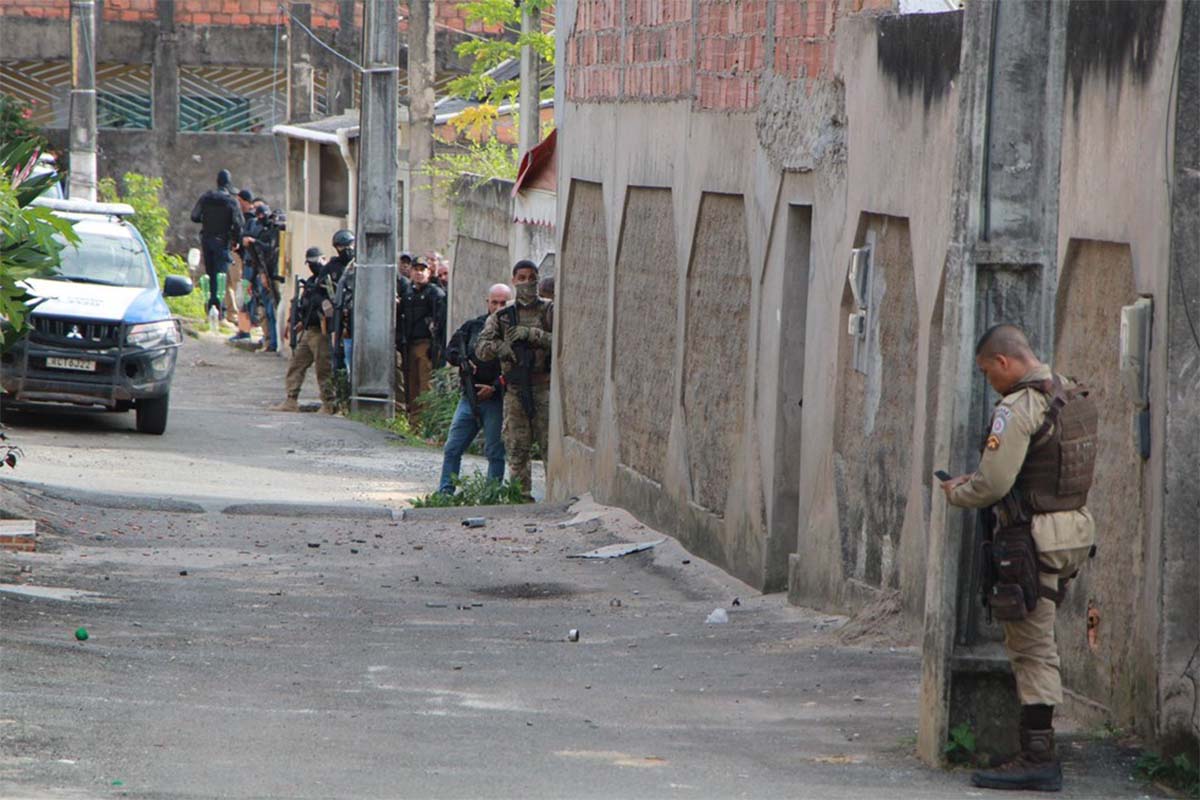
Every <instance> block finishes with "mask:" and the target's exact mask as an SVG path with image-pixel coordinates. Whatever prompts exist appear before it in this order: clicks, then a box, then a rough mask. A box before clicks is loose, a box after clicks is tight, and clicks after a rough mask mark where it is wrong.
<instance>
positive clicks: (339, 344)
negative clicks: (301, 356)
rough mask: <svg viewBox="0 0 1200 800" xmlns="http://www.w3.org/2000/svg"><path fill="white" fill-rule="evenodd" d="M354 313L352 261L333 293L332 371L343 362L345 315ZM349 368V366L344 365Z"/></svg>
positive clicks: (343, 271)
mask: <svg viewBox="0 0 1200 800" xmlns="http://www.w3.org/2000/svg"><path fill="white" fill-rule="evenodd" d="M353 313H354V260H353V259H351V260H350V263H349V264H347V265H346V266H345V268H343V270H342V277H340V278H338V282H337V289H336V290H335V291H334V293H333V347H331V348H330V358H331V359H332V361H333V364H332V366H333V371H334V372H337V371H338V370H339V369H341V363H342V360H343V355H344V354H343V352H342V350H343V348H344V347H345V345H344V344H343V340H344V339H345V338H346V327H347V316H346V315H347V314H353ZM346 367H347V368H349V367H350V364H346Z"/></svg>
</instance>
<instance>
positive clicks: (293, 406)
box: [271, 397, 300, 411]
mask: <svg viewBox="0 0 1200 800" xmlns="http://www.w3.org/2000/svg"><path fill="white" fill-rule="evenodd" d="M271 410H272V411H299V410H300V403H298V402H296V398H294V397H289V398H288V399H287V400H284V401H283V402H282V403H277V404H275V405H273V406H271Z"/></svg>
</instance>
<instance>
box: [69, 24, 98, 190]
mask: <svg viewBox="0 0 1200 800" xmlns="http://www.w3.org/2000/svg"><path fill="white" fill-rule="evenodd" d="M70 124H71V173H70V178H69V184H68V188H69V191H70V194H71V197H72V199H75V200H93V201H94V200H95V199H96V3H95V0H71V123H70Z"/></svg>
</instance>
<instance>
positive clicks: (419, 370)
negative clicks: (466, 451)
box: [396, 260, 446, 427]
mask: <svg viewBox="0 0 1200 800" xmlns="http://www.w3.org/2000/svg"><path fill="white" fill-rule="evenodd" d="M397 303H398V304H399V306H400V308H399V309H398V313H397V315H396V318H397V320H398V322H399V324H398V325H397V327H396V336H397V342H396V344H397V345H398V349H400V350H401V352H402V353H403V359H402V361H403V366H404V400H405V404H404V410H405V412H406V413H407V414H408V421H409V423H410V424H411V425H413V426H414V427H415V426H416V425H417V424H418V423H419V417H420V412H421V409H420V406H419V404H418V402H417V398H418V397H420V396H421V395H422V394H423V393H424V392H425V391H427V390H428V389H429V386H430V383H431V381H432V379H433V370H434V368H435V367H437V366H439V365H440V364H441V361H442V356H443V353H444V351H445V349H446V348H445V342H446V293H445V292H443V291H442V290H441V288H440V287H438V286H437V285H436V284H434V282H433V281H431V280H430V270H429V264H427V263H426V262H424V261H421V260H416V261H414V262H413V266H412V280H411V281H410V282H409V283H408V284H407V285H405V286H403V293H402V294H401V295H400V296H399V297H398V298H397Z"/></svg>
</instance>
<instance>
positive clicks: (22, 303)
mask: <svg viewBox="0 0 1200 800" xmlns="http://www.w3.org/2000/svg"><path fill="white" fill-rule="evenodd" d="M37 156H38V147H37V142H36V141H34V140H12V141H7V142H5V143H3V144H0V317H2V318H3V320H4V323H3V326H2V327H0V349H2V348H7V347H9V346H11V345H12V343H13V342H15V341H16V340H17V339H19V338H20V337H21V336H23V335H24V334H25V332H26V331H27V330H28V328H29V321H28V314H29V307H28V306H27V305H26V304H27V303H28V302H29V300H30V299H31V298H30V296H29V293H28V292H27V291H26V290H25V287H24V285H23V283H22V282H23V281H26V280H29V279H30V278H43V277H47V276H50V275H52V274H54V272H55V270H57V269H58V266H59V264H60V263H61V260H60V253H61V252H62V249H63V247H64V246H65V245H64V244H63V242H67V243H69V244H75V243H77V242H78V241H79V237H78V236H76V235H75V231H74V230H73V229H72V228H71V224H70V223H69V222H67V221H66V220H65V219H62V218H61V217H56V216H54V215H53V214H51V213H50V210H49V209H46V208H40V207H34V206H30V205H29V204H30V203H31V202H33V200H34V198H36V197H37V196H38V195H40V194H41V193H42V192H44V191H45V190H46V189H47V188H48V187H49V185H50V184H51V183H52V182H53V181H54V180H55V179H56V177H57V176H55V175H46V176H43V177H40V178H30V177H29V173H30V171H31V170H32V168H33V165H34V164H35V163H36V162H37Z"/></svg>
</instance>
